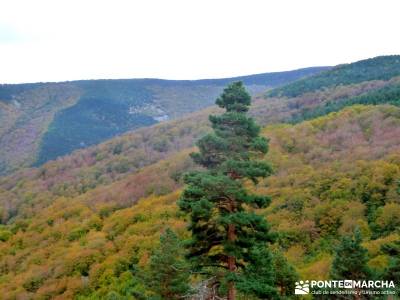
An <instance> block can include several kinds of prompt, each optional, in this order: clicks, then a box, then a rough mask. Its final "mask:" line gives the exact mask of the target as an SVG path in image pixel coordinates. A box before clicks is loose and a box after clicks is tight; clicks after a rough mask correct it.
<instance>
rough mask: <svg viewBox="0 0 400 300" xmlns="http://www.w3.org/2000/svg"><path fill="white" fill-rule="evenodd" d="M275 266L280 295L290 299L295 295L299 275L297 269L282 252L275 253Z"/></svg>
mask: <svg viewBox="0 0 400 300" xmlns="http://www.w3.org/2000/svg"><path fill="white" fill-rule="evenodd" d="M272 261H273V265H274V270H275V284H276V285H277V286H278V289H279V295H280V296H284V297H286V298H290V297H292V296H293V295H294V287H295V283H296V281H298V280H299V275H298V273H297V271H296V269H295V268H294V267H293V266H292V265H291V264H290V263H289V262H288V260H287V259H286V258H285V256H283V255H282V253H281V252H280V251H277V250H275V251H274V252H273V260H272Z"/></svg>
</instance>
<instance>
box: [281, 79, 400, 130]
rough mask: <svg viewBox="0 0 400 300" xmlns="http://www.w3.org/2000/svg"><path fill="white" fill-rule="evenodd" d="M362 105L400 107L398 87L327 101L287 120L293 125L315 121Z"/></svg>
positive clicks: (305, 109)
mask: <svg viewBox="0 0 400 300" xmlns="http://www.w3.org/2000/svg"><path fill="white" fill-rule="evenodd" d="M356 104H363V105H380V104H391V105H396V106H400V85H399V84H393V85H389V86H385V87H383V88H381V89H377V90H373V91H371V92H367V93H365V94H363V95H360V96H357V97H350V98H345V99H337V100H335V101H328V102H326V103H324V104H323V105H319V106H317V107H312V108H304V109H301V110H300V112H297V113H295V114H294V115H293V116H292V117H291V118H290V120H289V122H290V123H292V124H295V123H299V122H302V121H304V120H311V119H315V118H317V117H320V116H324V115H327V114H329V113H331V112H336V111H339V110H341V109H343V108H345V107H347V106H351V105H356Z"/></svg>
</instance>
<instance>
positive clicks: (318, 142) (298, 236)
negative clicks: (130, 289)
mask: <svg viewBox="0 0 400 300" xmlns="http://www.w3.org/2000/svg"><path fill="white" fill-rule="evenodd" d="M399 125H400V109H399V108H396V107H393V106H355V107H350V108H347V109H346V110H344V111H342V112H340V113H333V114H330V115H328V116H325V117H321V118H319V119H316V120H312V121H307V122H304V123H301V124H298V125H294V126H293V125H271V126H269V127H267V128H265V129H264V130H263V135H264V136H267V137H269V138H270V139H271V142H270V153H269V154H268V156H267V157H266V159H268V160H270V161H271V162H272V164H273V165H274V169H275V174H274V175H273V176H272V177H270V178H269V179H267V180H266V181H265V182H262V183H261V184H260V185H259V187H258V188H257V192H258V193H261V194H268V195H271V196H272V199H273V201H272V204H271V206H270V207H269V208H268V209H267V210H265V211H264V212H263V213H264V214H265V216H266V217H267V218H268V219H269V220H270V222H271V224H272V228H273V230H274V231H276V232H277V233H278V236H279V239H278V244H277V246H278V245H279V247H281V248H282V249H283V250H284V251H285V253H286V256H287V257H288V259H289V260H290V261H291V262H292V263H294V264H295V266H296V268H297V270H298V271H299V272H300V274H301V275H302V276H304V278H308V276H312V278H315V279H324V278H327V276H328V272H329V266H330V261H331V257H332V249H333V245H335V243H336V242H337V239H338V237H339V236H341V235H343V234H345V233H348V232H350V231H351V230H352V229H353V228H354V227H355V226H359V227H361V229H362V232H363V235H364V239H365V244H364V245H365V246H366V247H367V248H368V249H369V253H370V260H369V264H370V265H371V267H373V268H374V269H375V270H382V268H384V266H385V265H386V264H387V260H388V257H387V255H385V254H383V253H382V252H381V251H380V245H383V244H385V243H387V242H389V241H393V240H396V239H399V238H400V237H399V235H398V233H396V230H395V228H396V226H398V225H396V224H397V223H396V222H398V219H397V217H398V216H397V215H396V214H398V213H399V212H400V195H399V194H398V192H397V189H398V183H397V180H398V178H399V176H400V156H399V153H400V142H399V141H400V126H399ZM189 151H190V149H188V150H185V151H182V152H179V153H177V154H173V155H171V156H169V158H168V159H166V160H160V161H158V162H156V163H154V164H151V165H149V166H147V167H144V168H142V169H140V170H139V171H138V172H136V173H131V174H127V175H126V176H125V177H124V178H120V179H118V180H117V181H115V182H113V183H110V184H102V185H101V186H98V187H95V188H94V189H92V190H90V191H88V192H86V193H83V194H81V195H79V196H78V195H75V196H58V197H56V198H55V199H54V200H53V201H51V203H48V204H47V205H44V206H42V207H41V208H40V209H39V207H38V206H37V205H38V199H36V200H34V198H31V204H32V205H31V206H30V209H31V211H29V207H26V209H25V212H24V213H26V217H24V218H18V221H16V222H15V223H14V224H12V225H8V226H4V227H3V228H1V235H0V237H1V239H2V240H3V242H0V257H1V260H0V270H1V277H0V278H1V280H0V290H1V292H2V295H3V296H4V299H12V298H13V297H25V298H28V299H30V298H32V297H33V296H34V297H36V298H40V297H44V298H45V297H57V296H58V297H60V299H70V298H72V297H73V296H76V295H78V294H80V295H86V296H88V295H90V294H92V293H95V294H96V295H97V296H98V297H99V298H102V297H105V295H106V294H108V293H109V292H110V291H114V292H117V291H119V290H118V286H119V285H120V284H121V283H122V282H126V283H127V280H128V279H127V278H130V276H132V275H129V274H132V273H130V271H129V270H130V266H131V264H132V263H138V264H140V265H144V264H146V261H147V258H148V255H149V253H150V252H151V250H152V249H153V248H154V247H155V245H156V243H157V240H158V235H159V233H160V231H161V230H162V229H163V228H166V227H167V226H169V227H172V228H174V229H175V230H176V231H177V232H178V233H180V234H181V235H185V234H186V233H185V220H184V218H183V217H182V216H181V215H180V214H179V213H178V212H177V208H176V204H175V201H176V199H177V198H178V196H179V188H180V186H181V182H180V180H179V173H181V172H183V171H186V170H188V169H189V168H192V165H191V163H190V159H189V157H188V152H189ZM51 180H52V176H49V177H43V175H39V177H36V176H33V177H31V178H29V177H26V180H25V181H23V182H20V183H19V187H16V188H17V189H19V190H20V193H21V194H23V193H25V194H26V196H27V197H28V196H29V193H30V192H31V188H32V186H37V185H46V184H50V183H49V182H48V181H50V182H51ZM2 188H3V189H7V187H6V185H5V182H3V183H2ZM24 190H25V191H24ZM23 191H24V192H23ZM9 192H10V193H12V192H13V189H12V188H11V189H10V191H9ZM135 195H136V196H135ZM135 197H137V198H136V199H139V201H138V200H135V202H136V203H137V204H136V205H135V206H132V207H129V205H131V204H132V202H131V201H132V199H134V198H135ZM27 201H29V200H27ZM40 201H45V199H41V200H40ZM137 201H138V202H137ZM42 204H43V203H42ZM126 206H128V207H126ZM122 207H126V208H122ZM32 209H33V210H34V211H32ZM29 213H34V216H32V217H28V216H29ZM396 220H397V221H396ZM393 226H395V227H393ZM128 275H129V276H128ZM127 276H128V277H127ZM133 276H134V275H133ZM119 292H121V293H122V291H119ZM93 297H94V294H93Z"/></svg>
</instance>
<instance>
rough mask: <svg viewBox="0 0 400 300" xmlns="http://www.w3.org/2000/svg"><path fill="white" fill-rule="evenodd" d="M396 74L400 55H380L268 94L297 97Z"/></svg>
mask: <svg viewBox="0 0 400 300" xmlns="http://www.w3.org/2000/svg"><path fill="white" fill-rule="evenodd" d="M396 76H400V55H391V56H378V57H375V58H370V59H365V60H360V61H358V62H354V63H351V64H344V65H338V66H336V67H334V68H333V69H332V70H328V71H325V72H322V73H320V74H318V75H317V76H313V78H312V80H308V79H304V80H298V81H296V82H294V83H292V84H288V85H286V86H284V87H282V88H278V89H274V90H273V91H270V92H269V93H268V95H269V96H285V97H297V96H299V95H301V94H304V93H307V92H315V91H317V90H321V89H324V88H330V87H334V86H339V85H350V84H356V83H360V82H363V81H371V80H388V79H390V78H392V77H396Z"/></svg>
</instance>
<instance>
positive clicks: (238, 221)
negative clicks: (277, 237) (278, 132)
mask: <svg viewBox="0 0 400 300" xmlns="http://www.w3.org/2000/svg"><path fill="white" fill-rule="evenodd" d="M250 102H251V98H250V95H249V94H248V92H247V91H246V89H245V88H244V86H243V84H242V83H241V82H235V83H232V84H230V85H229V86H228V87H226V88H225V89H224V91H223V93H222V95H221V96H220V97H219V98H218V99H217V100H216V104H217V105H218V106H220V107H221V108H224V109H225V110H226V111H225V113H223V114H222V115H219V116H213V115H212V116H210V117H209V119H210V122H211V124H212V128H213V130H214V132H213V133H211V134H208V135H206V136H205V137H203V138H202V139H200V140H199V141H198V143H197V146H198V148H199V152H197V153H192V155H191V156H192V158H193V160H194V161H195V162H196V163H198V164H199V165H201V166H203V167H204V168H205V169H204V170H202V171H196V172H192V173H189V174H186V176H185V178H184V181H185V183H186V184H187V187H186V189H185V190H184V192H183V194H182V196H181V199H180V201H179V206H180V208H181V210H183V211H184V212H186V213H188V214H190V218H191V222H190V225H189V229H190V231H191V234H192V236H191V241H190V243H189V244H188V249H189V257H190V258H191V260H192V262H193V264H194V266H196V269H197V271H198V272H200V273H203V274H208V275H209V276H213V277H215V278H216V280H217V282H218V284H219V285H220V287H221V288H220V290H221V291H223V293H224V294H226V295H227V298H228V300H232V299H235V296H236V289H238V290H239V291H241V292H242V293H245V294H246V295H250V294H253V295H255V296H258V297H262V298H265V297H269V298H270V297H271V296H272V295H276V290H275V288H274V287H273V284H274V274H273V263H272V262H271V254H270V253H269V250H268V248H267V243H268V242H271V241H272V236H271V234H270V233H269V225H268V224H267V222H266V220H265V218H264V217H262V216H260V215H258V214H256V213H255V212H254V209H255V208H265V207H266V206H268V205H269V203H270V199H269V198H268V197H267V196H259V195H254V194H251V193H249V192H248V191H247V190H246V188H245V185H246V184H247V183H248V182H252V183H254V184H257V183H258V180H259V179H260V178H265V177H267V176H269V175H270V174H271V167H270V165H269V164H268V163H267V162H265V161H264V160H262V159H263V157H264V155H265V154H266V153H267V151H268V141H267V140H266V139H265V138H264V137H261V136H260V127H259V126H258V125H257V124H256V123H255V121H254V120H253V119H252V118H251V117H248V116H247V111H248V109H249V106H250Z"/></svg>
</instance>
